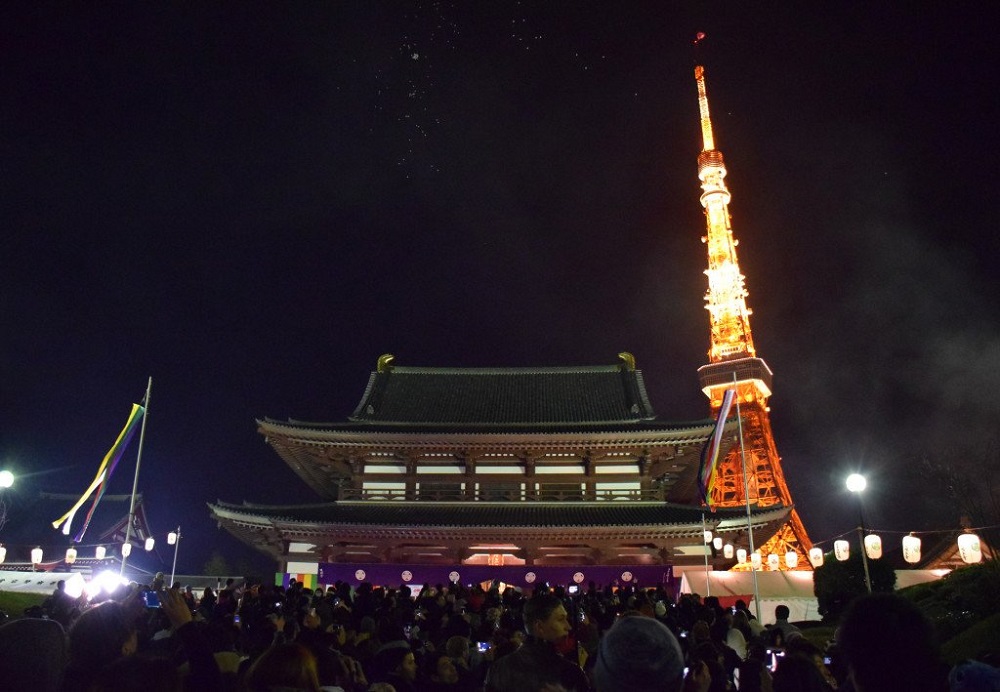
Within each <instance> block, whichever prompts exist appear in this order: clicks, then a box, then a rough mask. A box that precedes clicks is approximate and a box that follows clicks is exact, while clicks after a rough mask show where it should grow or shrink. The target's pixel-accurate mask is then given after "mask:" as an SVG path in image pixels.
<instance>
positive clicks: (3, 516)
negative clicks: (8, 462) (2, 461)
mask: <svg viewBox="0 0 1000 692" xmlns="http://www.w3.org/2000/svg"><path fill="white" fill-rule="evenodd" d="M13 485H14V474H13V473H11V472H10V471H8V470H7V469H4V470H3V471H0V529H2V528H3V525H4V524H6V523H7V498H6V497H4V495H6V492H5V491H6V490H7V489H8V488H10V487H12V486H13Z"/></svg>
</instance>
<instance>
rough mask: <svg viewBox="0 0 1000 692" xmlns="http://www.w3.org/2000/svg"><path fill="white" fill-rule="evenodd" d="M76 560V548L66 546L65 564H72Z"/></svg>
mask: <svg viewBox="0 0 1000 692" xmlns="http://www.w3.org/2000/svg"><path fill="white" fill-rule="evenodd" d="M74 562H76V548H66V564H67V565H72V564H73V563H74Z"/></svg>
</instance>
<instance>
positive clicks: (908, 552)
mask: <svg viewBox="0 0 1000 692" xmlns="http://www.w3.org/2000/svg"><path fill="white" fill-rule="evenodd" d="M705 542H706V543H711V544H712V546H713V547H714V548H715V549H716V550H720V549H721V550H722V555H723V557H725V558H726V559H727V560H730V559H732V558H733V556H734V554H735V557H736V561H737V562H738V563H740V564H743V563H745V562H746V561H747V557H748V555H747V551H746V550H745V549H744V548H740V549H738V550H734V548H733V545H732V544H731V543H726V544H725V545H723V542H722V539H721V538H720V537H718V536H716V537H714V538H713V537H712V532H711V531H705ZM864 545H865V554H866V555H867V556H868V558H869V559H871V560H878V559H879V558H881V557H882V539H881V538H880V537H879V536H877V535H876V534H873V533H872V534H868V535H867V536H865V540H864ZM958 553H959V555H960V556H961V558H962V562H965V563H967V564H974V563H977V562H981V561H982V559H983V549H982V544H981V542H980V540H979V536H977V535H976V534H974V533H963V534H961V535H960V536H959V537H958ZM833 554H834V556H835V557H836V558H837V559H838V560H840V561H844V560H847V559H848V558H849V557H850V556H851V544H850V542H848V541H846V540H843V539H838V540H836V541H834V542H833ZM749 558H750V566H751V568H752V569H755V570H759V569H760V568H761V567H762V566H763V562H764V561H763V557H762V556H761V554H760V551H754V552H753V553H752V554H750V555H749ZM823 558H824V556H823V549H822V548H812V549H811V550H810V551H809V562H810V563H812V566H813V567H822V566H823ZM903 559H904V560H906V562H908V563H910V564H916V563H918V562H920V538H918V537H917V536H914V535H912V534H911V535H909V536H903ZM798 565H799V556H798V553H796V552H795V551H794V550H789V551H788V552H787V553H785V566H786V567H787V568H788V569H795V568H796V567H798ZM767 567H768V569H770V570H778V569H781V557H780V556H779V555H778V554H777V553H771V554H770V555H768V556H767Z"/></svg>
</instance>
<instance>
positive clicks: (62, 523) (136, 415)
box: [52, 404, 145, 543]
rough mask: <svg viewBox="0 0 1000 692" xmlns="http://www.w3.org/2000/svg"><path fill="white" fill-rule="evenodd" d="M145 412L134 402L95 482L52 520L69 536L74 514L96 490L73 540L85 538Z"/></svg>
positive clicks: (98, 470) (102, 463)
mask: <svg viewBox="0 0 1000 692" xmlns="http://www.w3.org/2000/svg"><path fill="white" fill-rule="evenodd" d="M143 413H145V409H144V408H143V407H142V406H140V405H139V404H132V411H131V413H129V417H128V420H127V421H126V422H125V427H124V428H122V431H121V432H120V433H119V434H118V439H117V440H115V443H114V444H113V445H112V446H111V449H109V450H108V453H107V454H105V455H104V459H103V460H102V461H101V465H100V466H99V467H98V469H97V475H96V476H95V477H94V480H93V482H91V484H90V487H88V488H87V489H86V490H85V491H84V493H83V495H81V496H80V499H79V500H77V501H76V504H75V505H73V507H72V508H71V509H70V510H69V511H68V512H66V514H64V515H62V516H61V517H59V518H58V519H56V520H55V521H54V522H52V528H55V529H58V528H62V532H63V533H64V534H66V535H67V536H68V535H69V532H70V524H72V523H73V516H74V515H75V514H76V511H77V510H78V509H80V507H81V506H82V505H83V503H84V502H86V501H87V498H89V497H90V496H91V495H93V494H94V491H95V490H96V491H97V494H96V495H95V497H94V501H93V503H92V504H91V506H90V510H89V511H88V512H87V518H86V519H85V520H84V522H83V526H82V527H81V528H80V531H79V532H78V533H77V535H76V536H74V537H73V541H74V542H76V543H79V542H80V541H81V540H83V534H84V533H85V532H86V530H87V527H88V526H89V525H90V520H91V518H92V517H93V516H94V510H95V509H97V504H98V503H99V502H100V501H101V498H102V497H104V491H105V489H106V488H107V485H108V479H110V478H111V474H112V473H113V472H114V470H115V467H116V466H118V461H119V460H120V459H121V457H122V454H123V453H124V452H125V448H126V447H128V443H129V441H130V440H131V439H132V436H133V435H134V434H135V431H136V428H138V427H139V421H141V420H142V416H143Z"/></svg>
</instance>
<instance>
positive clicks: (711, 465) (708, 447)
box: [698, 389, 736, 512]
mask: <svg viewBox="0 0 1000 692" xmlns="http://www.w3.org/2000/svg"><path fill="white" fill-rule="evenodd" d="M734 399H736V390H735V389H727V390H726V391H725V393H724V394H723V395H722V405H721V406H720V407H719V418H718V420H716V421H715V430H713V431H712V436H711V437H710V438H708V441H707V442H705V446H704V447H702V450H701V465H700V466H699V467H698V489H699V490H700V491H701V495H702V498H703V499H704V500H705V504H706V505H707V506H708V507H709V508H710V509H711V510H712V511H713V512H714V511H715V507H713V506H712V490H713V489H714V488H715V478H716V470H717V469H718V462H719V451H720V450H721V449H722V430H723V428H725V427H726V419H727V418H729V409H731V408H732V406H733V400H734Z"/></svg>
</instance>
